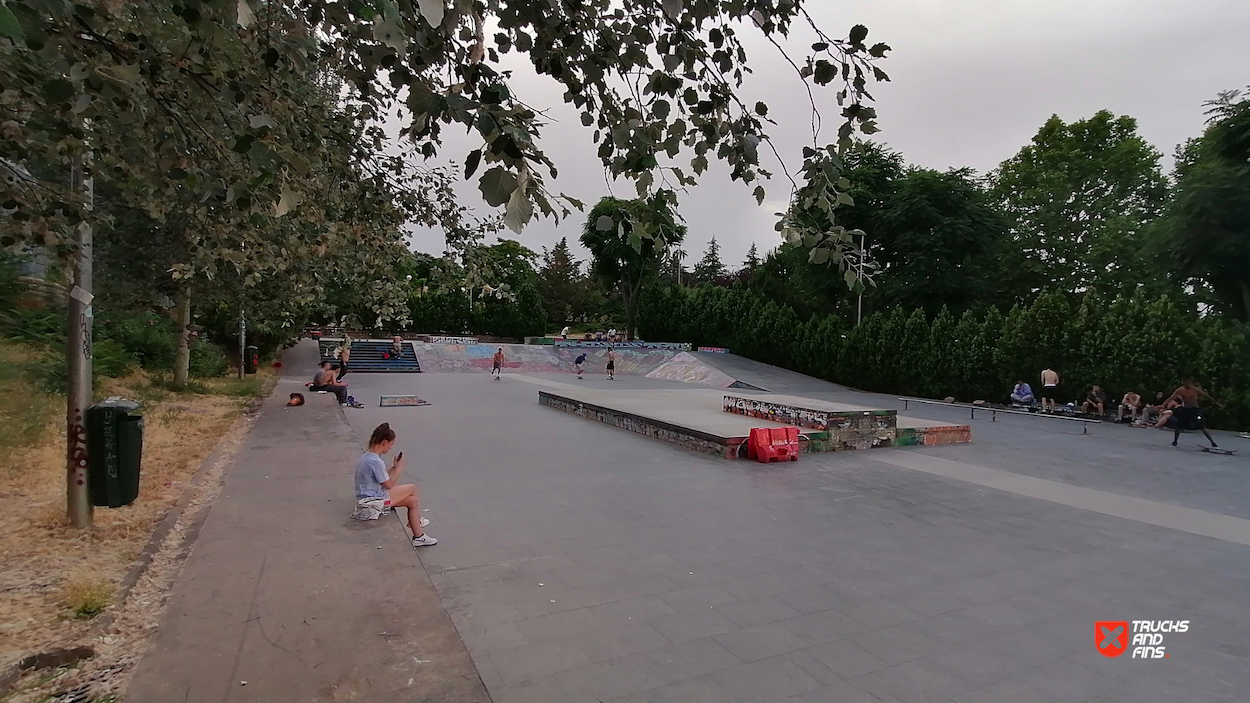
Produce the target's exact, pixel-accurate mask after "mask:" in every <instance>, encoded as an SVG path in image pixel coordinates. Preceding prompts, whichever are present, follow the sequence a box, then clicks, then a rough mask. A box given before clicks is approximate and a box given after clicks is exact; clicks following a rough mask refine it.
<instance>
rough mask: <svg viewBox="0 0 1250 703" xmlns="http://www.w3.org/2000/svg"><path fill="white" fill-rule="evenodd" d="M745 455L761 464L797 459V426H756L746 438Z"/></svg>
mask: <svg viewBox="0 0 1250 703" xmlns="http://www.w3.org/2000/svg"><path fill="white" fill-rule="evenodd" d="M747 457H748V458H750V459H755V460H757V461H759V462H760V463H761V464H767V463H769V462H772V461H798V460H799V428H797V427H756V428H754V429H752V430H751V435H750V437H748V438H747Z"/></svg>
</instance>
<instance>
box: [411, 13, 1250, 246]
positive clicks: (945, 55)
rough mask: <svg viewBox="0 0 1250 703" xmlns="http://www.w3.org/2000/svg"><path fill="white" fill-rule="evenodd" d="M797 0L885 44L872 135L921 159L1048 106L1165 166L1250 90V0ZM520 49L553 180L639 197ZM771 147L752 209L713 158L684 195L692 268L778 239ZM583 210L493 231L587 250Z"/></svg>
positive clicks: (757, 87)
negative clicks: (1121, 124)
mask: <svg viewBox="0 0 1250 703" xmlns="http://www.w3.org/2000/svg"><path fill="white" fill-rule="evenodd" d="M807 7H808V9H809V12H811V13H812V14H813V16H814V17H815V18H816V20H817V24H818V25H819V26H820V27H821V28H822V29H824V30H825V32H826V33H827V34H829V35H830V36H845V35H846V32H847V31H848V30H849V29H850V27H851V26H853V25H855V24H864V25H866V26H867V27H868V28H869V35H868V40H867V42H868V43H869V44H872V43H875V42H879V41H883V42H886V43H887V44H889V45H890V46H891V47H892V48H893V50H892V51H891V52H890V54H889V56H888V58H887V59H886V60H885V61H884V62H882V63H881V64H880V65H881V67H882V68H883V69H884V70H885V71H886V72H887V73H888V74H889V75H890V78H891V82H889V83H884V84H876V85H874V86H871V87H870V91H871V92H872V94H873V96H874V97H875V98H876V102H875V107H876V108H877V111H878V113H879V116H880V118H879V120H878V124H879V126H880V128H881V132H880V133H879V134H877V135H874V139H875V140H876V141H880V142H884V143H886V144H888V145H889V146H890V147H892V148H894V149H897V150H898V151H900V152H902V154H903V156H904V158H906V159H907V160H908V161H909V162H910V163H912V164H915V165H918V166H923V167H928V168H935V169H943V170H944V169H948V168H962V167H971V168H973V169H975V170H976V171H977V172H978V173H985V172H988V171H990V170H992V169H994V168H995V167H996V166H997V165H998V164H999V163H1001V162H1002V161H1004V160H1006V159H1008V158H1010V157H1011V156H1012V155H1014V154H1015V153H1016V152H1017V151H1019V150H1020V148H1021V147H1023V146H1024V145H1026V144H1027V143H1028V142H1029V140H1030V139H1031V138H1032V136H1033V135H1034V134H1035V133H1036V132H1037V130H1038V128H1039V127H1041V125H1042V123H1043V122H1044V121H1045V120H1046V119H1047V118H1049V117H1050V116H1051V115H1052V114H1057V115H1059V117H1061V118H1062V119H1064V120H1065V121H1068V122H1071V121H1075V120H1079V119H1083V118H1087V117H1090V116H1091V115H1093V114H1094V113H1095V112H1097V111H1099V110H1103V109H1106V110H1110V111H1111V112H1113V113H1115V114H1117V115H1121V114H1126V115H1131V116H1133V117H1135V118H1137V121H1138V126H1139V130H1140V133H1141V134H1142V136H1143V137H1145V139H1146V140H1147V141H1149V142H1151V143H1152V144H1154V145H1155V147H1156V148H1158V149H1159V150H1160V151H1161V152H1162V153H1163V154H1164V162H1163V163H1164V167H1165V168H1170V165H1171V154H1172V153H1173V151H1174V150H1175V148H1176V146H1177V145H1178V144H1180V143H1182V142H1183V141H1185V140H1186V139H1188V138H1190V137H1194V136H1197V135H1199V134H1200V133H1201V132H1202V129H1203V126H1204V122H1205V117H1204V115H1203V111H1204V108H1203V105H1202V104H1203V102H1204V101H1206V100H1210V99H1212V98H1214V97H1215V96H1216V94H1217V93H1219V92H1220V91H1223V90H1231V89H1236V88H1245V87H1246V86H1248V85H1250V2H1246V0H1189V1H1185V0H808V2H807ZM488 34H489V33H488ZM811 42H812V38H811V37H810V36H808V35H803V34H796V35H795V36H793V37H792V38H791V40H790V42H789V44H790V45H792V51H791V54H792V55H793V56H796V57H802V56H804V55H805V52H806V51H807V50H808V48H809V46H810V44H811ZM747 49H748V54H749V58H750V65H751V66H752V68H753V70H754V72H755V73H754V75H752V76H750V77H749V78H748V80H747V83H746V84H745V85H744V86H743V88H742V90H741V93H740V94H741V95H742V96H743V97H744V98H745V99H744V102H745V103H746V104H753V103H754V102H755V101H756V100H763V101H764V102H766V103H768V105H769V108H770V111H769V116H770V117H771V118H773V119H774V120H776V121H777V123H778V124H777V125H776V126H773V127H771V129H770V133H771V135H772V137H773V141H774V143H775V145H776V147H777V150H778V152H780V154H781V155H782V157H783V158H784V159H785V161H786V164H787V165H788V166H789V167H790V169H791V171H794V170H795V169H796V168H797V167H798V166H800V165H801V164H802V157H801V150H802V147H803V146H805V145H809V144H811V143H812V135H811V128H810V107H809V105H808V103H807V97H806V93H805V90H804V88H803V85H802V83H801V82H800V80H799V78H798V76H797V75H795V74H794V72H793V69H791V68H790V67H789V66H788V65H787V64H786V63H785V62H784V61H783V60H782V59H781V58H780V56H779V55H777V53H776V51H775V50H774V49H772V47H769V46H768V45H767V44H766V43H764V42H763V41H752V42H750V43H748V44H747ZM515 56H516V55H515V54H512V55H509V56H508V57H505V59H506V60H508V64H507V65H506V66H505V67H506V68H512V69H515V71H516V73H515V77H514V79H513V80H512V82H511V85H512V88H513V91H514V93H516V94H517V95H519V96H520V97H521V98H522V99H523V100H525V101H526V102H527V103H528V104H530V105H534V106H542V107H546V106H550V107H551V110H550V112H549V116H550V118H551V124H549V125H548V126H547V127H546V128H545V129H544V131H543V139H542V146H543V148H544V150H545V151H546V152H547V154H548V156H550V157H551V158H552V160H553V161H555V163H556V165H557V167H558V168H559V173H560V176H559V178H558V179H556V180H555V181H549V182H548V184H547V186H548V189H549V190H551V191H553V192H564V193H567V194H569V195H571V196H573V197H575V198H578V199H579V200H582V201H583V202H585V203H587V207H589V206H590V205H593V203H594V202H596V201H597V200H598V199H599V198H601V197H603V196H605V195H608V194H614V195H617V196H620V197H633V195H634V191H633V187H632V185H630V184H627V183H616V184H609V183H608V182H607V181H606V178H605V176H604V173H603V168H602V165H601V164H600V162H599V160H598V158H597V157H596V155H595V145H594V144H593V142H592V141H591V130H590V129H587V128H584V127H582V125H581V122H580V120H579V119H578V116H577V113H576V112H575V111H574V110H573V109H572V108H571V107H570V106H566V105H564V104H563V102H562V101H561V91H560V90H559V89H558V88H556V87H555V85H554V83H552V82H551V81H550V79H547V78H543V77H539V76H536V75H534V74H533V72H532V70H529V68H528V65H527V64H525V63H524V61H522V60H518V59H516V58H509V57H515ZM837 89H838V88H837V84H836V83H834V84H830V85H829V86H826V87H825V88H817V89H816V99H817V107H818V109H820V111H821V112H822V113H823V114H824V116H825V119H824V126H823V130H822V132H821V134H820V140H819V143H820V144H822V145H823V144H826V143H829V142H832V141H835V140H836V132H837V127H838V124H839V122H840V118H839V117H838V109H837V105H836V102H835V101H834V97H833V96H834V93H835V92H836V90H837ZM453 131H455V130H445V131H444V134H447V135H449V136H450V132H453ZM457 139H458V138H457V137H451V138H448V139H447V140H446V141H445V149H444V150H443V155H444V156H446V157H447V158H452V159H455V160H457V161H463V157H464V155H465V154H467V153H468V151H469V150H471V149H473V148H475V147H476V146H478V144H476V143H472V142H470V141H468V140H467V139H466V140H461V141H457ZM766 151H767V150H765V149H763V148H761V151H760V153H761V160H762V161H763V162H764V163H763V166H764V167H765V168H766V169H768V170H771V171H773V172H774V174H775V175H774V177H773V179H772V180H771V181H770V182H768V183H766V184H765V188H766V189H767V190H768V197H767V199H766V200H765V202H764V204H763V205H762V206H757V205H756V202H755V199H754V198H752V197H751V189H752V188H753V187H754V185H752V186H750V187H748V186H744V185H742V184H741V183H734V182H732V181H731V180H730V179H729V177H728V170H727V169H724V168H718V167H716V166H714V167H713V168H712V169H711V170H709V171H708V172H707V173H705V174H704V176H703V178H702V179H701V180H700V183H699V185H698V186H695V187H693V188H689V189H687V191H686V192H684V193H681V195H680V209H679V212H680V214H681V216H682V217H683V218H684V219H685V222H686V226H687V228H688V234H687V237H686V243H685V245H684V249H685V250H686V252H687V253H688V259H687V261H688V262H690V264H693V262H694V261H697V260H698V258H699V257H700V256H701V254H702V252H703V251H704V249H706V247H707V244H708V242H709V240H710V239H711V238H712V237H713V236H714V237H715V238H716V240H717V242H718V243H719V244H720V245H721V248H722V255H721V256H722V259H723V261H724V262H725V263H726V265H728V266H730V267H731V268H732V267H734V266H736V265H739V264H740V263H741V262H742V260H743V259H744V258H745V256H746V252H747V249H748V248H749V247H750V246H751V244H752V243H753V242H754V243H755V244H756V245H757V246H758V248H759V251H760V253H761V254H763V253H764V252H766V251H769V250H771V249H773V248H775V247H776V246H777V245H778V244H780V239H779V235H778V234H777V233H776V232H775V230H774V229H773V225H774V224H775V223H776V221H777V216H776V213H777V212H779V211H781V210H782V209H783V208H784V204H785V203H786V201H787V200H788V198H789V193H790V183H789V181H788V180H786V178H785V176H784V175H782V171H781V169H780V167H779V166H778V165H777V164H776V162H775V159H772V157H771V155H767V154H766ZM691 156H692V155H691ZM689 158H690V157H689V156H686V157H685V159H686V160H688V159H689ZM458 193H459V194H461V196H462V198H463V201H464V202H465V203H466V204H469V205H473V206H475V207H479V208H480V210H481V211H482V212H489V211H490V208H489V207H488V206H486V204H485V203H483V202H482V200H481V196H480V195H479V194H478V192H477V187H476V182H473V183H462V184H460V186H459V187H458ZM584 219H585V218H584V215H582V214H580V213H577V212H574V213H573V215H572V216H571V217H569V218H568V219H566V220H564V221H562V222H560V223H559V224H558V225H556V224H555V223H553V222H552V221H550V220H542V219H538V220H534V221H532V222H531V223H530V224H529V225H528V226H527V227H526V228H525V230H524V231H523V232H522V233H521V234H520V235H514V234H513V233H511V232H507V231H506V232H505V233H504V235H503V236H505V237H506V238H510V239H517V240H519V241H520V242H521V243H522V244H524V245H526V246H528V247H529V248H531V249H533V250H534V251H541V249H542V248H543V247H550V246H551V245H552V244H554V243H555V242H556V241H558V240H559V239H560V238H561V237H568V239H569V243H570V245H572V246H573V248H574V250H575V251H576V252H578V256H579V257H580V258H585V251H584V250H582V249H581V247H580V245H578V244H576V240H577V237H578V236H579V235H580V232H581V227H582V225H583V222H584ZM411 243H412V246H413V248H415V249H418V250H421V251H426V252H429V253H433V254H438V253H441V252H442V250H443V240H442V233H441V231H433V230H416V231H414V233H413V236H412V238H411Z"/></svg>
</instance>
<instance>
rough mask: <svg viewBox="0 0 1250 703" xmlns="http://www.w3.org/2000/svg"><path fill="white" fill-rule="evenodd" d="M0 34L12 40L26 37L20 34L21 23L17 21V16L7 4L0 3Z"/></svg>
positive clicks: (17, 40)
mask: <svg viewBox="0 0 1250 703" xmlns="http://www.w3.org/2000/svg"><path fill="white" fill-rule="evenodd" d="M0 36H5V37H8V38H9V39H12V40H13V41H14V42H20V41H25V39H26V35H25V34H22V25H20V24H18V23H17V17H15V16H13V11H12V10H10V9H9V7H8V5H0Z"/></svg>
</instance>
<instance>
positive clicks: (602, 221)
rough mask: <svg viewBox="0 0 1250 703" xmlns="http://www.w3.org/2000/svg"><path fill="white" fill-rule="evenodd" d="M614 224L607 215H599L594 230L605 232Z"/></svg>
mask: <svg viewBox="0 0 1250 703" xmlns="http://www.w3.org/2000/svg"><path fill="white" fill-rule="evenodd" d="M614 224H616V223H615V222H613V221H612V218H611V217H609V216H607V215H600V216H599V219H597V220H595V229H597V230H599V231H600V232H607V231H608V230H610V229H612V226H613V225H614Z"/></svg>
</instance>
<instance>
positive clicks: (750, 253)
mask: <svg viewBox="0 0 1250 703" xmlns="http://www.w3.org/2000/svg"><path fill="white" fill-rule="evenodd" d="M759 265H760V252H759V249H756V248H755V242H751V248H750V249H747V258H746V260H745V261H743V262H742V268H744V269H746V270H747V271H754V270H755V269H757V268H759Z"/></svg>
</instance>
